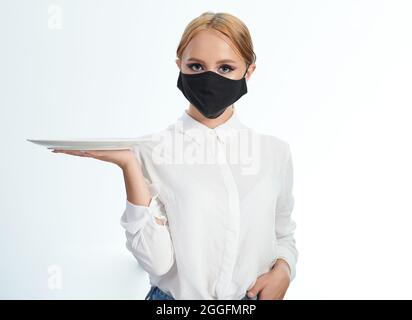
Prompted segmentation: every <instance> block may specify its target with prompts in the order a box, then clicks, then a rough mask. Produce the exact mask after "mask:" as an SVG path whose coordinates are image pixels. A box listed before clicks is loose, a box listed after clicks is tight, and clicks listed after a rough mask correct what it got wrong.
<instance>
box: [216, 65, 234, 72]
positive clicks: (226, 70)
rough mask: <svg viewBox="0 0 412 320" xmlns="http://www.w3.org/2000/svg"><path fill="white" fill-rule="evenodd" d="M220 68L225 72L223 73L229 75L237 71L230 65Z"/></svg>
mask: <svg viewBox="0 0 412 320" xmlns="http://www.w3.org/2000/svg"><path fill="white" fill-rule="evenodd" d="M220 68H221V69H222V70H223V72H222V73H229V72H231V71H233V70H235V69H234V68H233V67H231V66H230V65H228V64H224V65H222V66H221V67H220Z"/></svg>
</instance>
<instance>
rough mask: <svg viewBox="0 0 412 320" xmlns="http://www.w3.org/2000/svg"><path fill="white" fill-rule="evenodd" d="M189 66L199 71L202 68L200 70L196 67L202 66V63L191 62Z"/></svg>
mask: <svg viewBox="0 0 412 320" xmlns="http://www.w3.org/2000/svg"><path fill="white" fill-rule="evenodd" d="M187 67H188V68H189V69H190V70H192V71H195V72H198V71H200V70H198V69H196V68H198V67H200V68H201V67H202V66H201V65H200V63H190V64H188V65H187Z"/></svg>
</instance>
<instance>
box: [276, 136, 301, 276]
mask: <svg viewBox="0 0 412 320" xmlns="http://www.w3.org/2000/svg"><path fill="white" fill-rule="evenodd" d="M281 176H282V179H281V191H280V193H279V197H278V200H277V204H276V213H275V214H276V217H275V231H276V240H277V248H276V249H277V258H276V259H275V261H273V263H272V266H271V267H274V266H275V264H276V260H277V259H283V260H284V261H285V262H287V265H288V267H289V269H290V281H292V280H293V279H294V278H295V275H296V264H297V259H298V254H299V253H298V250H297V249H296V241H295V238H294V231H295V229H296V223H295V221H294V220H293V219H292V211H293V207H294V196H293V162H292V155H291V151H290V146H289V144H286V157H285V161H284V166H283V169H282V173H281Z"/></svg>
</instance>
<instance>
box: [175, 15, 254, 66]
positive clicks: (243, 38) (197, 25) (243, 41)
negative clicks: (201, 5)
mask: <svg viewBox="0 0 412 320" xmlns="http://www.w3.org/2000/svg"><path fill="white" fill-rule="evenodd" d="M206 29H214V30H216V31H218V32H220V33H222V34H224V35H225V36H227V37H228V38H229V39H230V40H231V41H232V43H233V44H234V46H235V48H234V49H235V50H236V51H237V52H238V53H239V54H240V56H241V57H243V59H244V60H245V62H246V64H247V65H250V64H252V63H254V62H255V61H256V54H255V52H254V51H253V43H252V38H251V36H250V33H249V29H248V28H247V27H246V25H245V24H244V23H243V22H242V21H241V20H240V19H239V18H237V17H235V16H234V15H232V14H230V13H224V12H218V13H213V12H210V11H207V12H204V13H202V14H201V15H200V16H199V17H197V18H195V19H193V20H192V21H190V23H189V24H188V25H187V26H186V28H185V30H184V32H183V35H182V38H181V40H180V43H179V45H178V47H177V50H176V55H177V57H178V58H179V59H182V54H183V51H184V49H185V48H186V46H187V45H188V44H189V42H190V40H192V38H193V37H194V36H195V35H196V34H197V33H198V32H199V31H201V30H206Z"/></svg>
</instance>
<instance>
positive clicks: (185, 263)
mask: <svg viewBox="0 0 412 320" xmlns="http://www.w3.org/2000/svg"><path fill="white" fill-rule="evenodd" d="M133 152H134V154H135V156H136V159H137V160H138V162H139V163H140V164H141V166H142V170H143V174H144V176H145V179H146V182H147V183H148V185H149V188H150V191H151V195H152V199H151V202H150V204H149V206H142V205H135V204H133V203H131V202H129V201H128V200H127V199H126V209H125V210H124V212H123V215H122V217H121V220H120V223H121V225H122V227H123V228H125V230H126V231H125V232H126V238H127V241H126V247H127V248H128V250H130V251H131V253H133V255H134V257H135V258H136V260H137V261H138V263H139V264H140V265H141V266H142V268H143V269H144V270H145V271H147V272H148V274H149V279H150V284H151V285H154V286H158V287H159V288H160V289H161V290H163V291H164V292H166V293H168V294H170V295H172V296H173V297H174V298H175V299H176V300H182V299H184V300H188V299H218V300H228V299H235V300H240V299H241V298H242V297H243V296H244V295H245V294H246V291H247V290H248V289H250V288H251V287H252V286H253V285H254V284H255V282H256V279H257V277H259V276H260V275H261V274H263V273H265V272H268V271H270V269H271V268H272V266H273V265H274V263H275V262H276V259H277V258H282V259H284V260H286V262H287V263H288V265H289V267H290V270H291V279H292V280H293V279H294V278H295V274H296V263H297V258H298V251H297V249H296V245H295V239H294V231H295V228H296V223H295V222H294V220H292V218H291V213H292V209H293V205H294V197H293V194H292V186H293V167H292V158H291V150H290V147H289V144H288V143H287V142H285V141H283V140H281V139H279V138H277V137H275V136H272V135H267V134H262V133H258V132H256V130H254V129H251V128H249V127H247V126H246V125H245V124H243V123H242V122H240V120H239V117H238V115H237V112H236V111H235V108H234V113H233V114H232V116H231V117H230V118H229V119H228V120H227V121H226V122H225V123H223V124H221V125H219V126H217V127H216V128H214V129H210V128H209V127H207V126H206V125H204V124H202V123H201V122H199V121H197V120H195V119H194V118H192V117H191V116H190V115H189V114H188V113H187V112H186V111H184V112H183V114H182V115H181V116H180V117H179V118H178V119H177V120H176V121H175V122H174V123H173V124H171V125H170V126H168V127H167V128H165V129H162V130H160V131H158V132H155V133H152V134H148V135H145V136H141V137H140V140H139V143H138V144H137V145H136V146H135V147H133ZM155 217H159V218H161V219H163V221H164V223H165V224H164V225H160V224H158V223H156V220H155Z"/></svg>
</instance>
